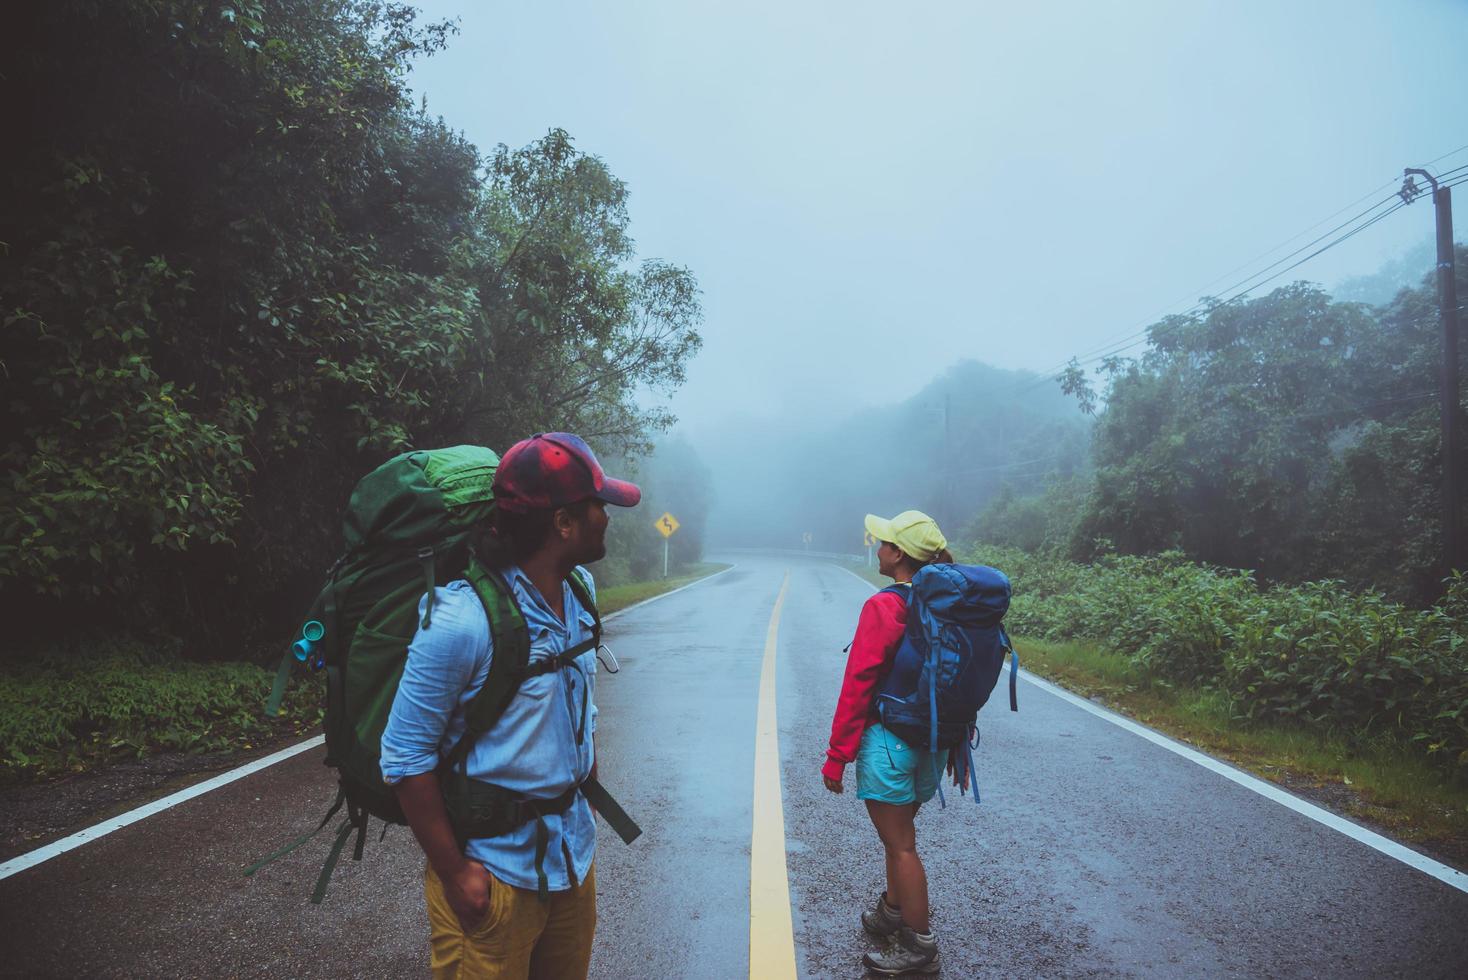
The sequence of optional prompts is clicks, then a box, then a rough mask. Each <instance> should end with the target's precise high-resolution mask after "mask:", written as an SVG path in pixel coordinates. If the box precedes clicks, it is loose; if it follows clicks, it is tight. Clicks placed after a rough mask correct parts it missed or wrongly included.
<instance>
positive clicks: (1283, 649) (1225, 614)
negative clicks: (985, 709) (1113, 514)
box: [961, 546, 1468, 775]
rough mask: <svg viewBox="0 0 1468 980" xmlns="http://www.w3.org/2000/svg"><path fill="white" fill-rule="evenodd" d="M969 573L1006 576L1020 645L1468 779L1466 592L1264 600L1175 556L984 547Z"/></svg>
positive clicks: (1335, 590) (1322, 594)
mask: <svg viewBox="0 0 1468 980" xmlns="http://www.w3.org/2000/svg"><path fill="white" fill-rule="evenodd" d="M961 560H968V561H976V562H983V563H984V564H989V565H994V566H996V567H998V568H1000V569H1003V570H1004V571H1005V572H1006V573H1007V574H1008V575H1009V576H1010V578H1011V581H1012V582H1013V585H1014V600H1013V604H1012V605H1011V607H1010V613H1009V616H1008V617H1007V619H1006V622H1007V624H1008V625H1009V627H1010V629H1011V630H1012V631H1013V632H1014V633H1016V634H1018V635H1021V636H1030V637H1035V638H1037V639H1042V640H1046V641H1055V642H1061V641H1070V640H1085V641H1089V642H1095V643H1098V644H1100V645H1101V646H1103V647H1105V648H1107V649H1109V650H1112V651H1115V653H1116V654H1119V655H1121V656H1123V657H1125V658H1127V660H1128V661H1129V663H1130V665H1131V667H1132V668H1133V669H1135V670H1136V671H1137V672H1138V674H1139V675H1140V676H1142V677H1145V678H1149V679H1152V680H1156V681H1161V682H1164V683H1166V682H1173V683H1181V684H1185V685H1188V686H1191V687H1203V688H1211V689H1213V690H1215V691H1217V692H1219V694H1221V695H1222V696H1224V697H1226V698H1227V699H1228V702H1229V705H1230V707H1231V711H1232V712H1233V713H1234V715H1235V716H1237V717H1239V718H1242V719H1254V720H1271V721H1280V720H1284V721H1290V722H1296V723H1299V724H1302V725H1308V726H1311V727H1313V728H1317V729H1319V730H1321V731H1324V732H1329V733H1333V734H1340V735H1344V736H1347V737H1350V738H1363V737H1367V736H1375V735H1383V736H1386V737H1389V738H1393V739H1397V740H1400V741H1407V742H1411V743H1413V744H1415V746H1416V748H1417V750H1418V751H1419V752H1422V753H1425V754H1426V755H1427V756H1428V757H1430V758H1433V759H1435V760H1437V761H1438V762H1439V764H1441V765H1443V766H1445V767H1446V768H1448V769H1449V770H1450V771H1454V772H1458V773H1462V774H1465V775H1468V578H1465V577H1463V576H1454V577H1453V578H1452V579H1451V580H1450V581H1449V583H1448V586H1447V589H1446V593H1445V595H1444V598H1443V599H1442V601H1441V602H1439V603H1438V604H1437V605H1435V606H1433V607H1432V608H1429V609H1425V610H1419V609H1412V608H1410V607H1407V606H1404V605H1402V604H1400V603H1395V602H1391V601H1388V600H1387V599H1386V598H1384V597H1383V596H1382V595H1380V594H1378V593H1372V592H1366V593H1358V592H1352V591H1350V590H1348V589H1346V588H1345V587H1344V586H1343V585H1342V584H1341V583H1339V582H1329V581H1325V582H1310V583H1306V584H1303V585H1297V586H1275V587H1272V588H1265V589H1260V588H1259V587H1258V586H1257V585H1256V584H1255V582H1254V580H1253V578H1252V576H1251V575H1249V574H1248V573H1246V572H1240V571H1235V570H1231V569H1220V568H1212V567H1208V566H1205V565H1199V564H1196V563H1193V562H1190V561H1187V560H1186V559H1185V558H1184V557H1183V556H1182V555H1181V554H1179V553H1165V554H1162V555H1159V556H1156V557H1152V558H1139V557H1131V556H1110V557H1107V558H1104V559H1102V560H1099V561H1097V562H1095V563H1094V564H1091V565H1082V564H1079V563H1075V562H1069V561H1065V560H1063V559H1059V558H1055V557H1046V556H1036V555H1032V554H1027V553H1025V552H1021V551H1017V550H1014V549H1005V548H998V547H988V546H979V547H976V548H975V549H973V550H972V551H970V552H969V553H967V554H965V555H962V556H961Z"/></svg>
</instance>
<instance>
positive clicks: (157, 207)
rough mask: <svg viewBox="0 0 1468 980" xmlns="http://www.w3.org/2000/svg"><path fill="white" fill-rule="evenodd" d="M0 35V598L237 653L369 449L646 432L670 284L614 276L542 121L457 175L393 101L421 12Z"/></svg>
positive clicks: (668, 271)
mask: <svg viewBox="0 0 1468 980" xmlns="http://www.w3.org/2000/svg"><path fill="white" fill-rule="evenodd" d="M10 26H11V27H12V29H11V30H9V31H8V33H7V35H6V39H7V42H8V43H7V44H6V48H7V50H6V51H5V55H6V57H5V64H6V65H7V66H9V69H8V71H9V73H10V75H11V76H12V77H11V81H13V83H14V86H15V90H16V97H17V104H18V105H21V106H23V107H25V108H26V109H27V110H28V112H27V114H26V115H25V117H24V118H23V119H22V120H21V125H20V126H19V127H18V130H17V133H16V138H15V139H14V147H15V150H16V152H15V153H14V154H12V157H11V160H10V163H9V165H8V166H7V168H6V171H5V173H4V175H3V176H0V212H3V213H5V214H6V215H7V216H13V218H12V220H10V221H9V223H8V224H7V228H6V232H5V233H6V235H7V240H6V242H5V243H4V244H5V249H4V250H3V252H0V306H3V310H4V316H5V321H4V322H5V331H6V344H5V355H4V361H3V364H0V367H3V371H0V385H3V394H4V397H5V400H6V404H7V406H8V411H7V414H6V422H5V428H4V431H3V439H0V462H3V466H4V468H5V471H6V477H7V478H6V480H5V481H4V483H3V485H0V532H3V534H0V539H3V542H4V543H3V544H0V604H3V606H4V607H5V609H6V610H7V611H11V612H17V611H19V610H20V609H21V608H22V607H27V606H29V605H30V604H32V603H34V602H35V601H36V599H35V596H36V595H37V594H38V593H39V594H40V595H42V596H46V597H50V599H51V600H52V601H56V602H60V601H62V600H67V601H69V602H70V603H72V604H74V603H75V602H76V601H78V600H84V601H86V602H87V603H88V605H87V608H88V611H89V619H91V620H92V621H94V622H106V621H109V620H110V621H114V622H116V623H119V624H123V625H126V624H136V623H138V622H151V623H163V624H165V625H166V626H168V627H169V628H172V629H174V630H176V631H178V632H179V633H181V634H183V635H186V636H187V637H188V638H189V643H190V650H191V651H192V652H195V653H207V654H226V653H237V652H238V651H239V649H240V647H241V645H242V644H243V643H246V642H247V641H248V639H249V638H250V637H251V636H253V635H257V634H259V633H261V632H264V633H265V634H267V635H268V634H270V633H272V632H273V631H275V630H278V629H281V628H283V624H284V623H285V622H286V620H287V619H288V618H289V617H291V616H293V615H295V613H296V612H297V611H298V610H297V607H298V606H299V605H300V603H301V602H302V601H303V597H304V596H307V595H308V594H309V592H310V591H311V589H312V586H313V584H315V580H316V579H317V578H319V576H320V574H321V573H322V571H323V570H324V569H325V568H326V566H328V565H329V564H330V563H331V561H332V559H333V558H334V557H335V556H336V552H337V550H338V549H339V547H340V537H339V533H338V530H337V528H338V521H339V519H340V513H341V511H342V508H343V506H344V504H345V502H346V498H347V494H348V492H349V490H350V488H351V486H352V485H353V483H354V482H355V481H356V480H357V479H358V478H359V477H360V476H361V475H362V474H363V473H365V472H366V471H367V470H369V469H370V468H372V467H373V466H375V465H377V464H378V463H380V462H381V461H382V460H383V459H385V458H386V457H387V456H389V455H391V454H393V453H395V452H399V451H401V450H403V449H406V448H409V447H413V446H431V445H440V444H443V443H445V442H446V441H449V440H454V441H471V442H479V443H484V444H488V445H491V446H498V447H500V448H503V447H504V446H505V445H506V444H508V443H509V442H510V441H512V440H513V439H515V438H519V437H521V436H522V435H525V434H527V433H528V432H529V431H534V430H536V429H565V428H577V429H580V430H582V431H583V432H585V433H586V434H588V436H589V437H591V438H593V439H594V440H598V441H599V442H601V443H602V444H611V445H612V446H614V447H615V448H622V447H624V446H637V445H640V444H643V443H645V442H646V440H647V439H648V437H649V434H650V433H652V432H654V431H656V430H657V429H658V428H659V427H660V426H665V425H666V424H667V422H668V421H669V419H668V417H667V416H666V415H665V414H661V413H657V412H648V411H645V410H642V409H640V408H639V407H638V406H637V404H636V403H635V402H634V401H633V400H632V394H633V392H635V391H636V390H638V389H639V387H643V386H653V387H663V388H669V387H672V386H676V385H677V384H679V383H680V382H681V381H682V378H683V365H684V363H685V362H686V359H687V358H688V357H691V356H692V354H693V353H694V352H695V351H696V350H697V347H698V335H697V332H696V329H695V328H696V325H697V322H698V320H699V316H700V313H699V308H698V303H697V286H696V284H695V282H694V281H693V278H692V276H691V275H690V274H689V273H688V272H687V271H686V270H683V269H679V268H677V267H675V266H670V265H667V264H663V263H648V264H645V265H644V266H643V267H642V268H641V269H639V270H636V271H629V270H628V269H627V268H626V265H627V263H628V262H630V261H631V259H632V258H633V251H632V245H631V242H630V240H629V239H628V238H627V235H626V226H627V216H626V211H625V190H624V189H623V188H622V185H621V184H620V182H618V181H616V179H615V178H614V177H612V175H611V174H610V172H609V171H608V170H607V168H606V167H605V165H604V164H602V162H601V161H600V160H597V159H596V158H595V157H591V156H588V155H586V154H583V153H580V152H578V151H577V150H575V148H574V147H573V146H572V144H571V141H570V138H569V137H568V136H566V134H564V133H562V132H560V131H552V132H551V134H550V135H549V136H548V137H547V138H546V139H545V140H542V141H540V142H538V143H536V144H534V145H532V146H531V147H527V148H526V149H524V150H518V151H511V150H508V149H506V148H504V147H501V148H499V150H498V151H497V152H496V153H495V154H494V155H493V157H492V158H491V159H490V160H489V161H487V163H486V161H483V160H482V159H481V157H480V155H479V153H478V151H477V150H476V149H475V148H474V147H473V146H471V145H470V144H468V143H467V142H465V141H464V140H463V139H462V137H460V136H458V135H457V134H456V133H454V132H453V131H452V130H451V129H450V128H449V127H448V126H447V125H446V124H445V123H444V122H443V121H441V120H433V119H430V118H428V117H427V116H425V115H424V114H423V113H422V112H421V111H420V110H418V109H416V108H415V107H414V106H413V103H412V101H411V98H410V92H409V90H408V87H407V74H406V73H407V69H408V66H409V64H410V63H411V61H412V59H413V58H415V57H418V56H421V55H426V54H431V53H432V52H433V51H434V50H437V49H438V48H439V47H440V46H442V45H443V44H444V43H446V40H447V38H448V35H449V34H450V33H451V30H450V28H449V27H448V26H446V25H420V24H418V23H417V21H416V20H415V16H414V12H413V10H412V9H411V7H408V6H407V5H404V4H398V3H386V2H373V0H249V2H246V0H239V2H223V3H194V2H187V0H120V2H116V3H111V2H109V3H99V2H86V0H68V2H60V3H55V4H38V5H31V6H29V7H27V8H26V9H25V10H24V11H20V12H18V16H17V17H16V18H15V19H14V23H13V24H12V25H10ZM72 607H73V606H68V608H72ZM17 618H20V617H17ZM23 620H24V621H25V622H34V621H36V617H34V616H29V617H24V618H23Z"/></svg>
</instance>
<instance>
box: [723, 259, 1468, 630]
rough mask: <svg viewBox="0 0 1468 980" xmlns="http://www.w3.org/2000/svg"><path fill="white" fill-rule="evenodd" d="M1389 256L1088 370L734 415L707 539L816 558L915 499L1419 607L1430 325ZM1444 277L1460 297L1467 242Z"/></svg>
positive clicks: (1430, 588)
mask: <svg viewBox="0 0 1468 980" xmlns="http://www.w3.org/2000/svg"><path fill="white" fill-rule="evenodd" d="M1421 258H1422V256H1421V254H1420V251H1419V253H1414V255H1413V256H1412V257H1410V259H1411V261H1413V262H1414V263H1415V262H1418V261H1420V260H1421ZM1405 265H1406V263H1405V262H1403V261H1396V262H1393V263H1390V264H1389V265H1388V266H1387V267H1386V268H1384V269H1383V270H1382V273H1381V274H1380V275H1378V276H1374V277H1363V278H1360V279H1357V280H1353V281H1350V282H1348V283H1346V284H1343V285H1344V287H1345V291H1346V292H1347V293H1349V294H1352V295H1373V296H1377V297H1389V298H1387V299H1385V300H1384V301H1383V302H1380V303H1379V304H1376V305H1373V304H1371V303H1367V302H1362V301H1355V300H1353V301H1338V300H1336V299H1334V298H1333V297H1332V296H1330V295H1329V294H1328V293H1326V292H1325V291H1324V290H1322V289H1321V288H1319V287H1317V286H1314V285H1311V284H1309V283H1304V282H1300V283H1295V284H1293V285H1290V286H1286V287H1282V288H1280V289H1277V290H1275V291H1274V292H1272V293H1269V294H1268V295H1264V296H1261V297H1259V298H1257V299H1243V300H1237V301H1233V302H1229V303H1217V304H1213V305H1211V306H1209V307H1207V308H1206V309H1205V310H1204V311H1203V312H1202V313H1201V314H1200V315H1197V316H1192V317H1174V318H1169V319H1165V320H1162V321H1160V322H1158V323H1156V324H1154V325H1152V327H1151V328H1150V329H1149V331H1148V333H1147V341H1146V348H1145V350H1144V351H1143V352H1142V353H1141V354H1140V355H1138V356H1135V357H1110V358H1106V359H1103V360H1101V361H1100V362H1099V365H1098V366H1096V367H1095V368H1094V370H1090V371H1088V370H1084V369H1083V368H1082V366H1081V365H1080V364H1078V363H1073V364H1072V366H1071V367H1070V368H1069V369H1067V370H1066V371H1065V372H1064V373H1063V374H1062V375H1061V376H1060V377H1059V378H1056V379H1052V378H1045V377H1037V376H1036V375H1034V374H1031V373H1028V372H1014V371H1004V370H1000V369H998V368H993V367H989V366H987V365H983V364H978V363H973V362H967V363H963V364H959V365H956V366H954V367H952V368H950V369H949V370H948V371H946V372H945V373H944V374H942V375H941V376H939V377H937V378H935V379H933V380H932V381H931V382H930V383H929V384H928V385H927V386H926V387H925V388H924V389H923V390H922V391H920V392H919V393H918V394H917V395H915V396H913V397H912V398H910V399H907V400H906V401H903V402H901V403H899V404H896V405H893V406H889V407H884V408H881V409H873V410H869V411H866V412H863V413H860V414H858V415H856V416H854V417H852V418H851V419H849V420H847V421H846V422H843V423H840V424H837V425H834V426H831V427H828V428H825V429H822V430H819V431H800V430H798V429H797V430H796V431H794V432H790V433H782V434H781V436H780V438H779V439H775V440H770V439H769V438H768V436H769V433H768V432H766V431H764V430H762V429H753V428H751V427H750V426H748V425H744V427H745V428H746V429H748V430H749V431H748V432H747V434H746V436H745V438H746V440H747V442H748V444H747V445H738V444H736V443H734V442H733V441H732V439H731V440H726V442H728V445H727V446H726V450H727V451H728V452H729V453H732V454H733V457H734V459H735V460H737V462H736V463H735V464H732V465H733V466H737V471H738V474H739V476H740V477H741V478H742V479H743V481H744V482H743V485H742V489H741V491H740V493H739V495H738V497H737V499H735V500H733V501H730V502H721V506H720V511H719V516H718V518H717V519H718V521H719V523H718V525H717V529H716V535H717V537H718V540H719V542H720V543H723V544H753V545H760V546H775V547H785V548H800V547H803V546H804V541H803V538H804V534H805V533H806V532H810V533H811V537H812V542H811V544H810V547H811V549H812V550H816V551H832V552H844V553H856V552H859V551H860V550H861V517H862V515H863V514H864V513H866V512H868V511H883V512H888V511H895V510H901V509H905V508H907V507H917V508H920V509H923V510H926V511H928V512H930V513H932V514H933V515H934V516H935V517H937V518H938V520H939V522H940V524H941V525H942V526H943V527H944V528H945V529H946V530H947V532H948V534H949V536H950V538H953V539H954V540H957V541H962V542H972V541H980V542H988V543H991V544H997V545H1003V546H1009V547H1015V548H1020V549H1023V550H1025V551H1028V552H1032V553H1039V554H1046V555H1051V556H1053V557H1056V558H1063V559H1070V560H1076V561H1090V560H1093V559H1095V558H1098V557H1102V556H1105V555H1108V554H1123V555H1151V554H1159V553H1162V552H1171V551H1177V552H1181V553H1183V554H1185V555H1187V556H1188V557H1189V558H1192V559H1194V560H1196V561H1200V562H1204V563H1207V564H1210V565H1215V566H1221V567H1227V568H1236V569H1244V570H1248V571H1251V572H1254V573H1256V574H1257V575H1258V576H1259V578H1260V580H1261V581H1262V582H1303V581H1309V580H1316V579H1326V578H1328V579H1338V580H1341V581H1343V582H1344V583H1345V584H1346V585H1347V586H1348V587H1350V588H1355V589H1375V590H1380V591H1382V592H1384V593H1385V594H1386V595H1387V596H1389V597H1390V598H1392V599H1395V600H1398V601H1404V602H1408V603H1410V604H1413V605H1418V606H1422V605H1426V604H1428V603H1430V602H1432V601H1434V600H1435V599H1436V598H1437V597H1438V596H1440V595H1441V594H1442V582H1443V579H1444V577H1445V576H1446V575H1447V569H1445V568H1444V567H1443V564H1442V557H1441V556H1442V542H1441V519H1442V496H1441V486H1442V458H1441V452H1440V447H1439V414H1438V403H1437V391H1438V374H1439V365H1440V363H1441V358H1442V339H1441V329H1440V327H1439V321H1438V311H1437V289H1436V282H1435V278H1434V277H1433V275H1432V274H1428V270H1429V269H1430V263H1429V264H1428V266H1426V267H1423V266H1421V265H1420V264H1418V265H1414V268H1415V270H1416V271H1415V272H1414V273H1412V274H1411V275H1408V274H1407V273H1406V271H1405ZM1458 276H1459V290H1460V294H1461V295H1468V252H1464V251H1463V250H1462V249H1460V258H1459V261H1458ZM1404 279H1405V280H1415V282H1414V283H1413V285H1411V286H1408V287H1406V288H1401V289H1399V290H1397V291H1396V292H1395V294H1394V295H1393V294H1392V292H1391V289H1390V288H1388V287H1389V286H1390V285H1392V284H1394V283H1397V282H1401V281H1403V280H1404ZM1465 391H1468V385H1465ZM1067 396H1069V397H1067ZM741 424H743V423H741ZM716 465H720V464H717V463H716ZM723 465H731V464H723ZM734 479H735V471H734V469H732V468H731V470H730V472H729V473H726V474H723V475H722V477H721V478H720V479H719V480H718V482H719V483H720V485H724V484H728V483H731V482H733V480H734Z"/></svg>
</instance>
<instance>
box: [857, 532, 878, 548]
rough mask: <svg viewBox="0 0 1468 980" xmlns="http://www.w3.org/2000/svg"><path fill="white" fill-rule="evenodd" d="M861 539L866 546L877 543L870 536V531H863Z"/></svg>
mask: <svg viewBox="0 0 1468 980" xmlns="http://www.w3.org/2000/svg"><path fill="white" fill-rule="evenodd" d="M861 539H862V543H863V544H865V545H866V546H867V547H868V548H870V547H871V546H872V545H874V544H876V543H877V539H876V538H874V537H872V532H871V531H863V532H862V535H861Z"/></svg>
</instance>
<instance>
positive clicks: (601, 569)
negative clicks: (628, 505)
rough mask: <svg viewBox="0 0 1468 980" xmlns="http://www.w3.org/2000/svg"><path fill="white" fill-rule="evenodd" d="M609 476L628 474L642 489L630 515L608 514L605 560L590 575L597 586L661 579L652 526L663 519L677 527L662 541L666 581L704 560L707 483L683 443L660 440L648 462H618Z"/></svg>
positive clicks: (704, 470) (658, 541)
mask: <svg viewBox="0 0 1468 980" xmlns="http://www.w3.org/2000/svg"><path fill="white" fill-rule="evenodd" d="M612 472H613V473H622V472H627V473H630V474H632V476H633V478H634V479H635V480H636V481H637V482H639V483H640V485H641V486H642V503H640V504H639V505H638V506H637V507H636V508H635V509H633V510H621V509H619V508H615V507H613V508H610V510H609V511H608V513H609V514H610V515H611V518H612V522H611V526H610V527H609V529H608V531H607V555H608V557H607V558H606V559H604V560H603V561H601V562H598V563H597V564H596V565H595V566H594V568H593V569H592V570H593V571H594V572H595V573H596V576H597V581H598V582H599V583H600V582H603V581H605V582H606V583H608V584H612V585H620V584H622V583H626V582H652V581H654V580H657V579H661V578H662V575H663V545H664V540H663V535H662V533H661V532H660V531H659V530H658V529H657V527H656V522H657V520H658V518H660V517H662V515H663V514H664V513H671V514H672V515H673V516H674V517H676V518H677V520H678V525H679V526H678V531H677V532H676V533H675V534H674V535H673V536H672V537H671V538H669V539H667V547H668V569H669V575H674V576H676V575H680V574H685V573H686V572H687V570H688V569H690V568H692V567H693V566H694V565H696V564H697V563H698V561H699V560H700V559H701V558H702V557H703V546H704V533H705V529H706V524H707V522H708V512H709V508H710V506H711V505H712V503H713V487H712V480H711V477H710V476H709V471H708V467H706V466H705V465H704V463H703V459H702V457H701V456H700V455H699V453H698V450H697V449H695V448H694V446H693V444H692V443H691V442H689V441H688V440H687V439H685V438H683V437H672V438H668V439H664V440H663V441H662V442H660V443H659V444H658V445H657V446H656V448H655V449H654V450H653V452H652V453H651V454H650V455H648V456H647V457H645V458H643V459H640V460H630V459H629V460H623V461H622V463H621V464H619V465H618V466H617V467H615V468H613V470H612Z"/></svg>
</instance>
